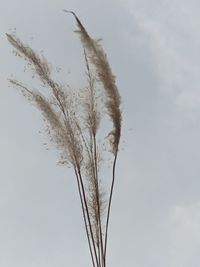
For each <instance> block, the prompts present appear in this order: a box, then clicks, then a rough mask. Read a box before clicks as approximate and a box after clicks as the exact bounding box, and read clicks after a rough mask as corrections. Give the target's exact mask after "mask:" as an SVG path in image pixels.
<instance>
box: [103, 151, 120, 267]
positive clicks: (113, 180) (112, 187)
mask: <svg viewBox="0 0 200 267" xmlns="http://www.w3.org/2000/svg"><path fill="white" fill-rule="evenodd" d="M116 162H117V152H116V154H115V157H114V161H113V169H112V184H111V188H110V196H109V202H108V211H107V217H106V231H105V243H104V267H106V250H107V239H108V225H109V219H110V208H111V202H112V195H113V189H114V183H115V169H116Z"/></svg>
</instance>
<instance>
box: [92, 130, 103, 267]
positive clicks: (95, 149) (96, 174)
mask: <svg viewBox="0 0 200 267" xmlns="http://www.w3.org/2000/svg"><path fill="white" fill-rule="evenodd" d="M93 142H94V165H95V178H96V198H97V210H98V221H99V242H100V252H101V262H102V267H103V266H104V260H103V237H102V225H101V209H100V200H99V193H100V191H99V179H98V166H97V144H96V136H95V134H93Z"/></svg>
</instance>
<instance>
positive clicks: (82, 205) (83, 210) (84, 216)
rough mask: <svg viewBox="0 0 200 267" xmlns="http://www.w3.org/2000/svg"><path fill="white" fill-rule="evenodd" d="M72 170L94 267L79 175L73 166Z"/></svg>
mask: <svg viewBox="0 0 200 267" xmlns="http://www.w3.org/2000/svg"><path fill="white" fill-rule="evenodd" d="M74 171H75V175H76V180H77V185H78V192H79V196H80V200H81V208H82V212H83V218H84V224H85V229H86V234H87V239H88V244H89V249H90V255H91V259H92V265H93V267H95V262H94V255H93V251H92V246H91V240H90V236H89V230H88V226H87V219H86V214H85V207H84V203H83V196H82V193H81V187H80V181H79V177H78V174H77V171H76V169H75V168H74Z"/></svg>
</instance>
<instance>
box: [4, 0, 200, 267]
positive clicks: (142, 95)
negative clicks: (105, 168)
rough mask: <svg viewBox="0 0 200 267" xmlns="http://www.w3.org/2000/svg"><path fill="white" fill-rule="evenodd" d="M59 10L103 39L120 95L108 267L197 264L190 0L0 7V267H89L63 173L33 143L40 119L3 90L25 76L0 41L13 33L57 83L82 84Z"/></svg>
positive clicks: (195, 40) (198, 94) (49, 153)
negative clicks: (39, 54) (40, 57)
mask: <svg viewBox="0 0 200 267" xmlns="http://www.w3.org/2000/svg"><path fill="white" fill-rule="evenodd" d="M62 9H71V10H74V11H75V12H76V13H77V14H78V15H79V17H80V19H81V20H82V22H83V23H84V25H85V26H86V28H87V29H88V31H89V32H90V34H91V35H92V36H93V37H97V38H98V37H102V38H103V41H102V44H103V46H104V48H105V51H106V52H107V54H108V58H109V61H110V63H111V66H112V69H113V72H114V73H115V75H116V76H117V83H118V86H119V90H120V93H121V95H122V99H123V136H122V143H121V150H120V156H119V161H118V175H117V177H118V178H117V182H116V187H115V189H116V191H115V194H114V199H113V210H112V217H111V225H110V235H109V251H108V263H109V264H108V266H116V267H118V266H120V267H121V266H127V267H128V266H134V267H146V266H148V267H160V266H162V267H189V266H199V265H200V254H199V247H200V179H199V173H200V164H199V159H200V142H199V136H200V90H199V87H200V78H199V77H200V76H199V69H200V56H199V46H200V30H199V29H200V27H199V26H200V18H199V9H200V3H199V1H197V0H190V1H188V0H182V1H180V0H173V2H172V1H170V0H163V1H158V0H151V1H148V0H123V1H119V0H109V1H108V0H107V1H106V0H101V1H92V0H85V1H84V4H83V1H80V0H73V1H72V0H68V1H64V0H63V1H62V0H57V1H52V0H51V1H50V0H49V1H47V0H40V1H39V0H34V1H33V0H29V1H27V0H26V1H22V0H15V1H11V0H7V1H3V0H0V18H1V23H0V40H1V46H0V47H1V49H0V59H1V60H0V62H1V63H0V88H1V89H0V121H1V132H0V136H1V138H0V148H1V149H0V162H1V167H0V251H1V253H0V266H3V267H13V266H15V267H18V266H19V267H55V266H56V267H57V266H59V267H64V266H89V264H90V259H89V254H88V248H87V244H86V239H85V233H84V228H83V224H82V218H81V212H80V206H79V201H78V195H77V191H76V183H75V181H74V179H73V175H72V173H71V172H70V170H69V169H67V168H62V167H58V166H57V165H56V161H57V153H56V151H54V149H50V150H45V147H44V146H42V143H43V142H45V141H46V137H45V136H43V135H40V134H38V130H40V129H41V128H42V125H43V123H42V120H41V117H40V114H39V112H38V111H37V110H36V109H35V108H34V107H32V106H30V104H29V103H27V102H26V100H24V99H23V97H21V96H20V94H19V93H18V92H17V91H16V90H15V89H12V88H8V83H7V78H8V77H10V75H11V74H12V73H13V74H14V76H15V77H16V78H19V79H21V80H22V81H25V82H28V81H29V77H30V76H28V72H26V73H25V74H24V72H23V65H24V64H23V61H20V59H18V58H16V57H14V55H13V54H12V48H11V47H10V45H9V44H8V42H7V40H6V38H5V32H8V31H9V29H10V28H12V29H13V28H15V27H16V29H17V34H18V35H19V37H20V38H22V39H23V40H24V41H26V42H28V43H29V44H30V45H31V46H32V47H33V48H34V49H36V50H38V51H40V50H44V55H45V56H46V57H47V58H48V59H49V61H50V62H52V64H53V65H55V66H61V67H62V74H61V75H60V78H61V79H62V80H66V82H68V83H70V84H72V86H79V85H81V84H82V81H83V77H82V73H83V65H82V63H83V55H82V50H81V46H80V43H79V40H78V38H77V36H76V34H75V33H74V32H73V30H74V29H75V22H74V20H73V18H72V17H71V16H70V15H67V14H65V13H63V12H62ZM69 71H70V74H67V73H68V72H69ZM79 77H80V78H79ZM131 129H132V130H131Z"/></svg>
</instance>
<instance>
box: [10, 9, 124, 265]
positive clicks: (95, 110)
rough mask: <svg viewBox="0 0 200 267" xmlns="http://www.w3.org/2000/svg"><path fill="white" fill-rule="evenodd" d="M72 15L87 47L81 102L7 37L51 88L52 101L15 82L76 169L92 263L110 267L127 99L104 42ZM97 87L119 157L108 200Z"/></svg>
mask: <svg viewBox="0 0 200 267" xmlns="http://www.w3.org/2000/svg"><path fill="white" fill-rule="evenodd" d="M65 11H66V10H65ZM66 12H70V13H72V14H73V16H74V17H75V19H76V22H77V25H78V30H77V31H76V32H77V33H78V34H79V35H80V40H81V43H82V45H83V48H84V56H85V65H86V75H87V85H86V86H85V87H84V89H83V90H82V93H81V96H82V97H81V100H80V99H78V97H77V95H76V94H75V93H74V92H73V90H68V88H66V87H65V86H63V85H61V84H60V83H58V82H56V81H54V79H53V78H52V75H51V68H50V64H49V63H48V61H47V60H46V59H45V57H44V56H41V55H40V54H38V53H36V52H35V51H34V50H33V49H32V48H30V46H28V45H26V44H24V43H23V42H22V41H21V40H20V39H19V38H18V37H17V36H16V34H14V33H11V34H6V35H7V39H8V41H9V42H10V44H11V45H12V46H13V47H14V48H15V50H16V54H17V55H18V56H19V57H22V58H23V59H24V60H25V61H27V63H28V65H29V66H30V67H31V70H32V71H33V72H34V74H36V76H37V78H38V79H39V80H40V81H41V82H42V84H43V85H44V86H45V87H47V88H49V90H50V97H47V96H44V95H43V94H41V92H39V91H36V90H32V89H30V88H28V87H27V86H25V85H23V84H22V83H21V82H19V81H18V80H15V79H10V83H11V84H12V85H13V86H15V87H17V88H19V89H20V90H21V92H22V94H23V95H24V96H25V97H26V98H27V99H28V100H29V101H31V102H32V103H34V104H35V105H36V107H37V108H38V109H39V110H40V112H41V114H42V116H43V117H44V119H45V122H46V124H47V129H48V130H47V133H48V134H49V137H50V140H51V141H52V142H53V143H54V145H55V146H56V147H57V148H58V150H59V151H60V163H62V164H68V165H71V166H72V167H73V169H74V173H75V177H76V180H77V186H78V193H79V197H80V202H81V208H82V213H83V219H84V224H85V229H86V235H87V239H88V244H89V250H90V256H91V260H92V265H93V267H106V251H107V238H108V225H109V217H110V209H111V202H112V194H113V188H114V181H115V168H116V160H117V154H118V146H119V141H120V135H121V110H120V103H121V99H120V96H119V92H118V89H117V86H116V82H115V78H114V76H113V74H112V71H111V68H110V65H109V62H108V60H107V57H106V55H105V53H104V50H103V48H102V47H101V46H100V44H99V42H98V41H96V40H94V39H92V38H91V37H90V36H89V34H88V33H87V31H86V29H85V28H84V27H83V25H82V23H81V22H80V20H79V18H78V17H77V16H76V14H75V13H74V12H72V11H66ZM97 84H100V85H101V88H102V90H101V95H102V96H103V95H104V98H105V99H106V102H105V108H106V110H107V114H108V116H109V117H110V120H111V122H112V125H113V127H112V130H111V131H110V132H109V133H108V135H107V136H108V137H109V141H110V145H111V146H110V147H111V151H112V153H113V155H114V159H113V168H112V179H111V187H110V189H109V192H108V196H107V195H106V193H105V192H104V190H103V189H102V185H101V183H102V181H101V180H102V179H101V180H100V172H99V170H100V164H99V163H100V161H101V158H102V157H103V155H101V156H100V149H99V148H100V144H99V143H98V142H97V135H98V130H99V127H100V125H101V117H102V116H103V115H104V114H102V112H100V110H101V108H100V104H99V96H97V90H96V86H97ZM80 114H82V115H81V116H80ZM108 150H110V149H109V148H108ZM106 197H108V202H107V201H106ZM105 209H106V216H104V211H105Z"/></svg>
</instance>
